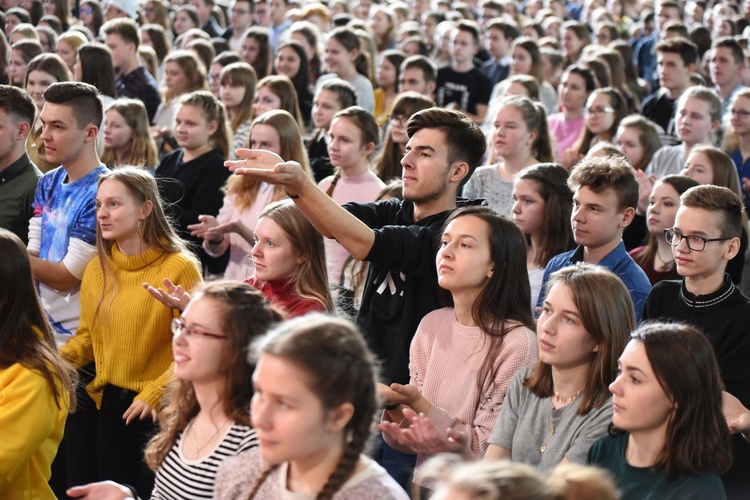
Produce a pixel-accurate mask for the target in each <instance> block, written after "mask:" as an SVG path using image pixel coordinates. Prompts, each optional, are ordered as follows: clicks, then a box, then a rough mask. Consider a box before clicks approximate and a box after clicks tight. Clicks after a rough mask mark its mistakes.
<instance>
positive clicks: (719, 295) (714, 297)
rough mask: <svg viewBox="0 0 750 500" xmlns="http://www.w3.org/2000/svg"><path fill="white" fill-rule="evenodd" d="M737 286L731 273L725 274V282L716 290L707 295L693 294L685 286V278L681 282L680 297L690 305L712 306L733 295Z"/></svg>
mask: <svg viewBox="0 0 750 500" xmlns="http://www.w3.org/2000/svg"><path fill="white" fill-rule="evenodd" d="M735 288H736V287H735V286H734V283H732V280H731V278H729V275H728V274H725V275H724V284H723V285H721V288H719V289H718V290H716V291H715V292H713V293H709V294H706V295H693V294H692V293H690V292H689V291H688V289H687V288H686V287H685V279H684V278H683V279H682V283H681V284H680V299H682V301H683V302H684V303H685V304H686V305H687V306H688V307H694V308H703V307H711V306H715V305H717V304H720V303H722V302H724V301H725V300H727V299H728V298H729V297H731V296H732V293H734V289H735Z"/></svg>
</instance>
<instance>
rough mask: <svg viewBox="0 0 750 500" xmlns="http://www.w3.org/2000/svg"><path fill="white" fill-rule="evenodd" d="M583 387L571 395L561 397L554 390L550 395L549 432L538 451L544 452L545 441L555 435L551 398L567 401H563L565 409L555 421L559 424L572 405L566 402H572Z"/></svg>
mask: <svg viewBox="0 0 750 500" xmlns="http://www.w3.org/2000/svg"><path fill="white" fill-rule="evenodd" d="M583 389H585V387H581V390H579V391H578V392H576V393H575V394H574V395H573V396H562V397H561V396H560V394H559V393H557V392H555V393H554V395H553V396H552V398H550V402H549V425H550V433H549V436H547V439H545V440H544V443H542V446H541V447H540V448H539V451H541V452H542V453H544V452H545V451H546V450H547V443H548V442H549V440H550V439H552V436H554V435H555V428H556V424H554V423H552V410H554V409H555V405H554V403H553V402H552V400H553V399H555V400H567V403H564V404H565V405H567V406H566V407H565V411H563V412H562V415H560V420H558V421H557V423H558V424H559V423H560V422H562V421H563V419H564V418H565V414H566V413H568V410H570V408H571V407H572V406H573V405H571V404H568V403H572V402H573V401H575V399H576V398H577V397H578V396H579V395H580V394H581V392H583Z"/></svg>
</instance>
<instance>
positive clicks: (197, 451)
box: [190, 419, 229, 458]
mask: <svg viewBox="0 0 750 500" xmlns="http://www.w3.org/2000/svg"><path fill="white" fill-rule="evenodd" d="M196 420H197V419H196ZM228 423H229V420H227V421H225V422H224V423H223V424H221V425H220V426H218V427H217V426H216V424H214V427H216V432H214V433H213V435H212V436H211V437H210V438H208V441H206V442H205V443H203V446H198V429H197V428H196V427H195V420H193V421H192V422H191V423H190V430H192V431H193V442H194V443H195V458H198V457H200V454H201V451H202V450H203V448H205V447H206V446H208V444H209V443H210V442H211V441H213V440H214V438H215V437H216V436H218V435H219V433H220V432H221V430H222V429H223V428H224V426H226V425H227V424H228Z"/></svg>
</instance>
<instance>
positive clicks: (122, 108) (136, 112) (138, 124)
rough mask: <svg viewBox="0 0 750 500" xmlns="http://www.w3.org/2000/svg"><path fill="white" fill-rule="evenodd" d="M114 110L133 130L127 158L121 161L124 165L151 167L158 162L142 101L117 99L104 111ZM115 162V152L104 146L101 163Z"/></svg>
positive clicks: (110, 163)
mask: <svg viewBox="0 0 750 500" xmlns="http://www.w3.org/2000/svg"><path fill="white" fill-rule="evenodd" d="M109 111H116V112H118V113H119V114H120V116H122V118H123V120H125V123H126V124H127V126H128V127H130V128H131V129H132V130H133V132H132V134H131V137H130V143H129V145H128V146H129V150H128V154H127V158H125V161H124V162H123V163H124V164H126V165H135V166H138V167H142V168H153V167H155V166H156V165H158V164H159V154H158V150H157V148H156V142H154V138H153V137H152V136H151V133H150V132H149V120H148V113H147V112H146V106H145V105H144V104H143V102H142V101H139V100H136V99H117V100H116V101H114V102H113V103H112V104H111V105H110V106H109V107H108V108H107V109H106V111H105V112H104V114H105V115H106V114H107V112H109ZM116 162H117V154H116V152H115V151H114V150H113V149H111V148H108V147H107V146H104V152H103V153H102V163H104V164H105V165H115V163H116Z"/></svg>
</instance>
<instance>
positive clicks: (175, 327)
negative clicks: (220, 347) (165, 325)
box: [172, 318, 227, 341]
mask: <svg viewBox="0 0 750 500" xmlns="http://www.w3.org/2000/svg"><path fill="white" fill-rule="evenodd" d="M181 333H184V334H185V337H187V339H188V340H198V341H200V340H202V339H204V338H206V337H208V338H212V339H225V338H227V336H226V335H219V334H218V333H209V332H204V331H203V330H199V329H198V328H193V327H189V326H187V325H186V324H185V322H184V321H182V318H174V319H173V320H172V334H173V335H174V336H175V337H176V336H177V335H179V334H181Z"/></svg>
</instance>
